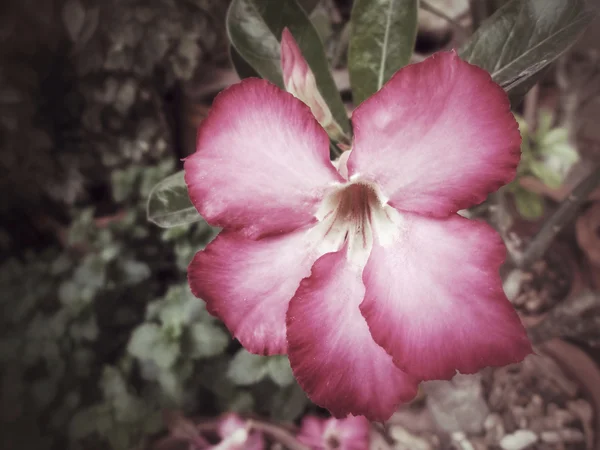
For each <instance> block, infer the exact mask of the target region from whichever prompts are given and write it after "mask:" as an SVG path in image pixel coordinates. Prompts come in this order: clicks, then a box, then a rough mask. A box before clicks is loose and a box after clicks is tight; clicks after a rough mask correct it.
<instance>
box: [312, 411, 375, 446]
mask: <svg viewBox="0 0 600 450" xmlns="http://www.w3.org/2000/svg"><path fill="white" fill-rule="evenodd" d="M370 428H371V426H370V424H369V421H368V420H367V419H366V418H364V417H362V416H358V417H348V418H346V419H329V421H328V422H327V424H326V425H325V433H324V436H323V437H324V441H325V442H326V443H327V442H338V443H339V446H338V447H333V446H332V447H331V448H337V449H339V450H368V449H369V431H370Z"/></svg>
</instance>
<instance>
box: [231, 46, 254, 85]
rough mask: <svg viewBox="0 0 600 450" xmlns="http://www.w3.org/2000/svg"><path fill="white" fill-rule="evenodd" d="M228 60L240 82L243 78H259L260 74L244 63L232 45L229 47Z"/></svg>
mask: <svg viewBox="0 0 600 450" xmlns="http://www.w3.org/2000/svg"><path fill="white" fill-rule="evenodd" d="M229 60H230V61H231V65H232V66H233V68H234V69H235V71H236V73H237V74H238V76H239V77H240V79H241V80H243V79H244V78H260V74H259V73H258V72H257V71H256V70H254V68H253V67H252V66H251V65H250V64H248V63H247V62H246V60H245V59H244V58H243V57H242V55H240V53H239V52H238V51H237V50H236V49H235V47H233V45H230V46H229Z"/></svg>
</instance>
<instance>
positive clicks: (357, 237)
mask: <svg viewBox="0 0 600 450" xmlns="http://www.w3.org/2000/svg"><path fill="white" fill-rule="evenodd" d="M316 216H317V219H318V220H319V222H320V223H319V225H318V226H317V227H318V228H319V229H320V230H321V232H322V233H323V239H324V241H325V243H326V245H327V248H330V249H331V250H329V251H337V250H339V249H340V248H341V247H342V246H343V245H344V244H346V245H347V251H348V258H349V259H350V260H352V261H353V262H356V263H358V264H364V263H366V260H367V259H368V257H369V254H370V252H371V248H372V246H373V241H374V239H375V238H376V239H377V242H378V243H379V244H380V245H384V246H385V245H386V244H387V243H389V242H391V241H390V240H392V239H394V238H395V237H396V236H397V235H398V233H399V230H400V227H399V225H400V220H401V216H400V214H398V212H397V211H396V210H395V209H393V208H392V207H390V206H389V205H388V204H387V201H386V200H385V199H384V197H383V195H382V194H381V191H380V190H379V188H378V186H376V185H375V184H373V183H369V182H364V181H350V182H348V183H346V184H343V185H340V186H338V187H336V188H334V190H333V191H332V192H331V193H329V194H328V195H327V196H326V197H325V198H324V199H323V202H322V203H321V205H320V207H319V210H318V212H317V214H316Z"/></svg>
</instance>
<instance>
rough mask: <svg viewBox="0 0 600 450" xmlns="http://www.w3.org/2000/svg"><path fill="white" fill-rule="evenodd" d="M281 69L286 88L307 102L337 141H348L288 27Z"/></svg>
mask: <svg viewBox="0 0 600 450" xmlns="http://www.w3.org/2000/svg"><path fill="white" fill-rule="evenodd" d="M281 71H282V72H283V82H284V84H285V89H286V90H287V91H288V92H289V93H290V94H293V95H294V97H296V98H298V99H300V100H302V101H303V102H304V103H306V104H307V105H308V106H309V107H310V110H311V111H312V113H313V114H314V116H315V118H316V119H317V121H318V122H319V123H320V124H321V126H322V127H323V128H324V129H325V131H327V133H328V134H329V135H330V136H331V137H332V139H334V140H336V141H348V142H347V143H349V139H347V138H346V136H344V132H343V130H342V128H341V127H340V125H339V124H338V123H337V122H336V121H335V120H334V119H333V114H332V113H331V110H330V109H329V106H327V103H326V102H325V99H324V98H323V96H322V95H321V93H320V92H319V88H318V87H317V81H316V79H315V75H314V73H313V71H312V70H311V69H310V67H309V65H308V62H307V61H306V59H305V58H304V56H303V55H302V51H301V50H300V47H298V44H297V43H296V40H295V39H294V37H293V36H292V33H290V30H288V29H287V28H284V29H283V33H282V34H281Z"/></svg>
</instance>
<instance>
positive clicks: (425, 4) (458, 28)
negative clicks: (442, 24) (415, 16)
mask: <svg viewBox="0 0 600 450" xmlns="http://www.w3.org/2000/svg"><path fill="white" fill-rule="evenodd" d="M420 5H421V8H423V10H425V11H428V12H430V13H431V14H435V15H436V16H438V17H441V18H442V19H444V20H445V21H447V22H448V23H449V24H450V25H452V26H453V27H454V28H455V29H456V31H458V32H459V33H460V34H462V37H466V36H467V35H468V33H467V31H466V30H465V29H464V27H463V26H462V25H461V24H460V23H458V22H457V21H456V20H454V19H453V18H452V17H450V16H449V15H448V14H446V13H445V12H444V11H442V10H441V9H439V8H437V7H435V6H433V5H432V4H431V3H429V2H428V1H426V0H421V2H420Z"/></svg>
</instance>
